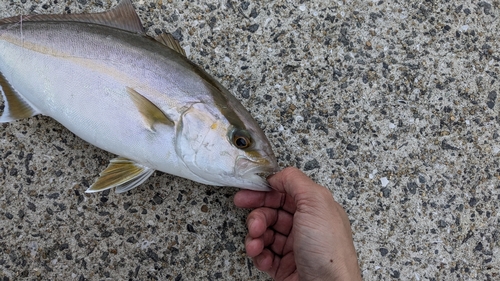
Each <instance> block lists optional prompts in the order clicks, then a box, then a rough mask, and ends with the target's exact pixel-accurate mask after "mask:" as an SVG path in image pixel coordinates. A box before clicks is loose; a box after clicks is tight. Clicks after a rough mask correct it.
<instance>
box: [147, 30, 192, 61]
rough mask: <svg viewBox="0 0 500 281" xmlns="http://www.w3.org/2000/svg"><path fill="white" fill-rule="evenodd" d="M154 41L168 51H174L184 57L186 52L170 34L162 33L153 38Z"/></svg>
mask: <svg viewBox="0 0 500 281" xmlns="http://www.w3.org/2000/svg"><path fill="white" fill-rule="evenodd" d="M154 39H155V40H156V41H158V42H160V43H162V44H163V45H165V46H167V47H169V48H170V49H172V50H174V51H176V52H177V53H179V54H181V55H183V56H186V52H185V51H184V49H183V48H182V47H181V44H179V41H177V40H175V38H174V36H172V34H170V33H162V34H160V35H158V36H156V37H155V38H154Z"/></svg>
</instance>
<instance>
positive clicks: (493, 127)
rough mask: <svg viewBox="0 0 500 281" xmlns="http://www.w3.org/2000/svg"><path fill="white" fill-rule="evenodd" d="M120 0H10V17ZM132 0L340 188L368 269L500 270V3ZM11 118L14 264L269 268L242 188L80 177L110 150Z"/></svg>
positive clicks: (132, 275) (63, 270)
mask: <svg viewBox="0 0 500 281" xmlns="http://www.w3.org/2000/svg"><path fill="white" fill-rule="evenodd" d="M161 2H163V3H161ZM457 2H459V3H457ZM115 3H116V2H115V1H114V0H113V1H111V0H77V1H71V0H66V1H64V0H59V1H52V0H22V1H21V0H2V1H1V2H0V16H1V17H6V16H9V15H16V14H21V13H23V14H28V13H62V12H64V11H71V12H73V13H80V12H91V11H103V10H105V9H108V8H109V7H111V6H112V5H114V4H115ZM134 5H135V7H136V10H137V12H138V13H139V15H140V18H141V20H142V21H143V23H144V25H145V26H146V27H147V29H148V31H149V33H150V34H154V33H155V31H160V30H166V31H168V32H171V33H173V34H174V36H176V37H177V38H178V39H180V41H181V44H182V46H183V47H184V48H186V49H187V50H188V56H189V57H190V58H191V59H192V60H193V61H194V62H196V63H198V64H200V65H202V66H203V67H204V68H206V69H207V71H208V72H209V73H211V74H213V75H214V76H215V77H217V78H218V79H219V80H220V81H221V82H222V84H224V85H225V86H227V87H228V88H229V89H230V91H231V92H232V93H234V94H235V95H236V96H237V97H238V99H240V100H241V101H242V103H243V104H244V105H245V106H246V107H247V108H248V109H249V110H250V111H251V112H252V114H253V115H254V116H255V118H256V119H257V120H258V121H259V122H261V124H262V127H263V128H264V129H265V132H266V134H267V135H268V137H269V139H270V140H271V142H272V143H273V144H274V148H275V152H276V153H277V155H278V158H279V162H280V165H281V166H282V167H285V166H297V167H300V168H301V169H303V170H305V171H306V172H307V173H308V174H309V175H311V176H312V177H313V178H314V179H315V180H316V181H318V182H319V183H321V184H324V185H326V186H328V187H329V188H330V189H331V191H332V192H333V194H334V196H335V198H336V199H337V200H338V201H339V202H340V203H341V204H342V205H343V206H344V207H345V208H346V210H347V212H348V214H349V216H350V219H351V222H352V228H353V231H354V241H355V244H356V248H357V251H358V255H359V260H360V264H361V268H362V272H363V276H364V279H366V280H389V279H403V280H457V279H461V280H488V279H489V280H498V279H499V278H500V258H499V257H500V229H499V223H500V214H499V211H498V210H499V207H500V203H499V201H500V200H499V199H500V180H499V179H500V168H499V153H500V142H499V134H500V119H499V118H500V116H499V107H500V105H498V104H497V103H496V102H497V101H498V95H499V94H500V91H499V85H500V82H499V75H500V52H499V47H500V43H499V40H500V35H499V34H500V28H499V27H500V20H499V17H500V7H499V5H500V2H498V1H497V0H486V1H481V2H479V1H354V2H352V3H349V2H348V1H322V0H315V1H299V0H288V1H281V0H278V1H253V2H252V1H249V2H242V1H234V0H229V1H226V0H225V1H172V0H163V1H157V0H139V1H135V0H134ZM0 135H1V138H0V167H1V168H0V184H1V186H2V188H1V189H0V208H1V210H0V249H1V252H0V278H3V280H24V279H25V280H37V279H40V280H41V279H46V280H48V279H52V280H127V279H130V280H156V279H158V280H169V279H175V280H195V279H198V280H202V279H203V280H215V279H224V280H264V279H266V278H267V277H266V275H264V274H262V273H259V272H258V271H257V270H256V269H255V268H254V267H253V265H252V262H251V260H249V259H248V258H247V257H246V256H245V254H244V248H243V240H244V237H245V233H246V228H245V225H244V222H245V218H246V215H247V211H245V210H239V209H236V208H235V207H234V206H233V204H232V197H233V195H234V193H235V192H236V190H235V189H233V188H229V187H228V188H215V187H208V186H203V185H200V184H195V183H193V182H191V181H188V180H184V179H181V178H176V177H172V176H169V175H166V174H161V173H156V174H155V175H154V176H153V177H152V178H151V179H150V180H148V181H147V182H146V183H145V184H143V185H142V186H141V187H140V188H137V189H134V190H132V191H131V192H129V193H127V194H124V195H118V194H115V193H113V192H111V193H110V192H104V193H98V194H85V193H84V191H85V189H86V188H87V187H88V186H89V184H91V183H92V182H93V181H94V179H95V178H96V176H97V175H98V174H99V172H100V171H102V170H103V169H104V168H105V167H106V166H107V162H108V160H109V159H111V158H112V157H113V155H110V154H108V153H106V152H104V151H101V150H99V149H97V148H95V147H93V146H91V145H89V144H87V143H85V142H83V141H82V140H80V139H79V138H78V137H76V136H74V135H73V134H72V133H70V132H69V131H68V130H66V129H65V128H63V127H62V126H60V125H59V124H58V123H56V122H55V121H53V120H51V119H50V118H46V117H35V118H31V119H28V120H22V121H18V122H14V123H11V124H2V127H1V130H0ZM325 215H328V214H325Z"/></svg>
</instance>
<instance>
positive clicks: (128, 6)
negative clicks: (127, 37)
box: [0, 0, 144, 34]
mask: <svg viewBox="0 0 500 281" xmlns="http://www.w3.org/2000/svg"><path fill="white" fill-rule="evenodd" d="M32 21H72V22H84V23H94V24H100V25H105V26H109V27H114V28H118V29H123V30H126V31H129V32H133V33H141V34H142V33H144V28H143V26H142V23H141V20H140V19H139V16H138V15H137V13H136V12H135V9H134V6H132V3H131V2H130V0H122V1H121V2H120V3H119V4H118V5H117V6H116V7H114V8H113V9H111V10H109V11H106V12H102V13H95V14H61V15H26V16H15V17H10V18H5V19H0V24H7V23H21V22H32Z"/></svg>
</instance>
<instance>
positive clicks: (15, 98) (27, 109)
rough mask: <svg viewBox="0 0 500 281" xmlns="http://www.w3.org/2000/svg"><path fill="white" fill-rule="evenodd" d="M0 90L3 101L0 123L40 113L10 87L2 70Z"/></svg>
mask: <svg viewBox="0 0 500 281" xmlns="http://www.w3.org/2000/svg"><path fill="white" fill-rule="evenodd" d="M0 91H1V93H2V96H3V98H4V102H5V108H4V111H3V114H2V116H0V123H7V122H11V121H14V120H18V119H23V118H28V117H31V116H34V115H37V114H39V113H40V112H39V111H38V110H36V109H35V108H34V107H33V106H32V105H30V104H29V103H28V101H26V100H25V99H24V98H23V97H22V96H21V95H20V94H19V93H18V92H17V91H16V90H15V89H14V87H12V85H11V84H10V83H9V81H7V79H6V78H5V76H4V75H3V74H2V72H0Z"/></svg>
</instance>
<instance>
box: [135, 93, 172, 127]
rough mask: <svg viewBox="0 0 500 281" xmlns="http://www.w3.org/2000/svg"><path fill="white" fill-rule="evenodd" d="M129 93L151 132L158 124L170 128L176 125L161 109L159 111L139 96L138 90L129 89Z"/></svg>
mask: <svg viewBox="0 0 500 281" xmlns="http://www.w3.org/2000/svg"><path fill="white" fill-rule="evenodd" d="M127 92H128V94H129V95H130V98H131V99H132V100H133V101H134V103H135V105H136V107H137V109H138V110H139V112H140V113H141V115H142V117H143V118H144V121H145V122H146V125H147V127H148V129H149V130H150V131H152V132H154V131H155V130H154V125H155V124H158V123H160V124H165V125H168V126H173V125H174V122H173V121H172V120H170V118H168V117H167V115H165V113H163V111H161V109H159V108H158V107H157V106H156V105H154V104H153V103H152V102H151V101H150V100H148V99H147V98H145V97H144V96H143V95H141V94H139V93H138V92H137V91H136V90H134V89H132V88H129V87H127Z"/></svg>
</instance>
